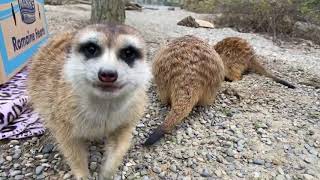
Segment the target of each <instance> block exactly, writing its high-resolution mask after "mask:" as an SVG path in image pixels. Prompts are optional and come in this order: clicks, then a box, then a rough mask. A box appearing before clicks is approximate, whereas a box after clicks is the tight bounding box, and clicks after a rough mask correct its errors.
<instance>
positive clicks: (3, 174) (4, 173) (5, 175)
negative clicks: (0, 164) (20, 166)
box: [0, 172, 8, 177]
mask: <svg viewBox="0 0 320 180" xmlns="http://www.w3.org/2000/svg"><path fill="white" fill-rule="evenodd" d="M7 176H8V174H7V173H6V172H2V173H0V177H7Z"/></svg>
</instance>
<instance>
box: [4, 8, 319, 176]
mask: <svg viewBox="0 0 320 180" xmlns="http://www.w3.org/2000/svg"><path fill="white" fill-rule="evenodd" d="M46 9H47V19H48V25H49V30H50V32H51V33H55V32H57V31H62V30H63V28H66V29H70V28H78V27H80V26H81V25H83V24H85V23H86V22H87V20H88V19H89V18H90V7H89V6H85V5H72V6H46ZM187 15H193V16H195V17H201V16H202V15H197V14H194V13H190V12H186V11H183V10H178V9H177V10H176V11H167V10H166V8H165V7H162V8H161V9H160V10H158V11H153V10H144V11H143V12H134V11H130V12H127V23H128V24H130V25H132V26H135V27H137V28H138V29H139V30H140V31H142V32H143V33H144V35H145V38H146V41H147V42H148V60H149V61H151V60H152V58H151V57H152V56H153V55H154V52H155V51H156V50H157V48H159V43H161V42H162V41H163V40H165V39H170V38H174V37H179V36H181V35H185V34H194V35H197V36H199V37H202V38H204V39H206V40H208V41H209V42H211V43H215V42H217V41H219V40H221V39H223V38H224V37H227V36H235V35H236V36H241V37H243V38H246V39H248V40H249V41H250V42H251V43H252V45H253V46H254V48H255V49H256V51H257V54H259V55H261V56H262V57H264V64H265V65H266V66H267V67H268V68H270V69H272V70H273V71H275V73H276V74H277V75H281V76H282V77H284V78H285V79H287V80H289V81H290V82H294V84H296V85H297V87H298V88H297V89H294V90H293V89H288V88H286V87H284V86H282V85H279V84H277V83H275V82H273V81H271V80H270V79H268V78H265V77H261V76H258V75H255V74H250V75H247V76H244V78H243V80H241V81H238V82H232V83H229V82H226V83H225V84H224V85H223V88H222V89H221V93H219V96H218V99H217V101H216V102H215V103H214V104H213V105H211V106H207V107H197V108H195V109H194V111H193V112H192V113H191V114H190V116H189V117H188V118H187V120H186V121H185V122H184V123H183V124H182V125H181V126H179V128H178V129H177V130H176V131H175V132H174V133H173V134H172V135H169V136H166V137H165V138H164V139H163V140H161V141H160V142H159V143H157V144H155V145H154V146H152V147H150V148H145V147H142V146H141V143H142V142H144V140H145V139H146V137H147V135H148V133H150V131H151V129H153V128H155V127H156V126H157V125H158V124H160V123H161V122H162V120H163V118H164V116H165V115H166V113H167V111H168V107H166V106H164V105H161V104H160V103H159V100H158V97H157V94H156V93H155V90H154V89H155V88H154V84H153V85H152V86H151V87H150V89H149V91H148V94H149V98H150V105H149V107H148V109H147V112H146V114H145V116H144V118H143V119H141V120H140V122H139V123H138V125H137V128H136V131H135V132H134V134H135V136H134V141H133V144H132V146H131V149H130V151H129V153H128V154H127V156H126V157H125V159H124V161H123V165H122V166H121V167H120V168H119V171H118V173H117V176H116V178H115V179H144V180H146V179H276V180H285V179H307V180H311V179H320V108H319V107H320V90H319V89H316V88H315V87H314V86H317V85H319V77H320V49H319V46H315V45H312V44H311V43H310V42H307V41H302V42H290V43H288V42H280V43H279V44H280V45H275V44H274V43H273V42H272V41H271V40H270V38H269V37H266V36H262V35H259V34H252V33H239V32H236V31H234V30H232V29H229V28H224V29H210V30H209V29H195V28H188V27H182V26H177V25H176V23H177V22H178V21H179V20H181V19H182V18H184V17H185V16H187ZM304 84H308V86H306V85H304ZM0 144H1V147H0V152H1V157H0V179H71V178H72V176H71V174H70V172H69V170H70V169H69V168H68V166H67V165H66V164H65V162H64V160H63V157H62V156H61V154H59V152H58V151H57V149H56V145H55V143H54V141H52V138H50V136H49V135H44V136H42V137H34V138H30V139H26V140H19V141H17V140H13V141H8V142H1V143H0ZM102 145H103V144H102V143H101V142H93V143H92V145H91V147H90V152H91V153H90V160H91V162H90V164H89V167H90V169H91V171H92V173H93V174H94V175H97V171H98V169H99V166H100V162H101V160H102V156H103V154H102V153H103V151H102Z"/></svg>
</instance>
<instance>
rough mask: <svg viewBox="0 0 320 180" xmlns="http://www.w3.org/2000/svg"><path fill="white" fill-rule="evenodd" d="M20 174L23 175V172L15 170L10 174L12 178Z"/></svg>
mask: <svg viewBox="0 0 320 180" xmlns="http://www.w3.org/2000/svg"><path fill="white" fill-rule="evenodd" d="M19 174H21V171H20V170H14V171H11V172H10V176H11V177H14V176H16V175H19Z"/></svg>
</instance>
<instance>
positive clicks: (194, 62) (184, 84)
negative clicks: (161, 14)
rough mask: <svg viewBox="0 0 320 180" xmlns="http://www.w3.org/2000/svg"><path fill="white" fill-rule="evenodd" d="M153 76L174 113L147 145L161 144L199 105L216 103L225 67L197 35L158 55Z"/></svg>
mask: <svg viewBox="0 0 320 180" xmlns="http://www.w3.org/2000/svg"><path fill="white" fill-rule="evenodd" d="M152 68H153V69H152V73H153V76H154V82H155V84H156V85H157V91H158V95H159V97H160V100H161V102H162V103H165V104H170V105H171V110H170V112H169V114H168V115H167V116H166V118H165V120H164V122H163V123H162V125H161V126H160V127H159V128H157V129H156V130H155V131H154V132H153V133H152V134H151V135H150V137H149V138H148V139H147V141H146V142H145V145H151V144H153V143H155V142H156V141H158V140H159V139H160V138H161V137H162V136H164V134H165V133H170V132H171V131H172V130H173V129H174V127H175V126H176V125H178V124H180V123H181V121H182V120H183V119H184V118H185V117H186V116H188V114H189V113H190V112H191V111H192V109H193V107H194V106H196V105H208V104H211V103H213V102H214V100H215V98H216V94H217V92H218V90H219V88H220V86H221V83H222V82H223V78H224V67H223V63H222V60H221V59H220V57H219V55H218V54H217V53H216V52H215V51H214V49H213V48H212V47H210V45H209V44H208V43H206V42H204V41H202V40H201V39H199V38H197V37H194V36H190V35H189V36H183V37H180V38H177V39H174V40H173V41H172V42H169V43H168V44H167V45H166V46H164V47H162V48H161V49H160V50H159V52H158V53H157V54H156V56H155V58H154V61H153V66H152Z"/></svg>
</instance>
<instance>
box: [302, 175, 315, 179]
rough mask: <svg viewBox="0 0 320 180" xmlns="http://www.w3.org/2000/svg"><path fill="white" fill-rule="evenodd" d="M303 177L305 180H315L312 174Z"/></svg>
mask: <svg viewBox="0 0 320 180" xmlns="http://www.w3.org/2000/svg"><path fill="white" fill-rule="evenodd" d="M302 176H303V178H304V179H305V180H313V179H314V177H313V176H312V175H310V174H303V175H302Z"/></svg>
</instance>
